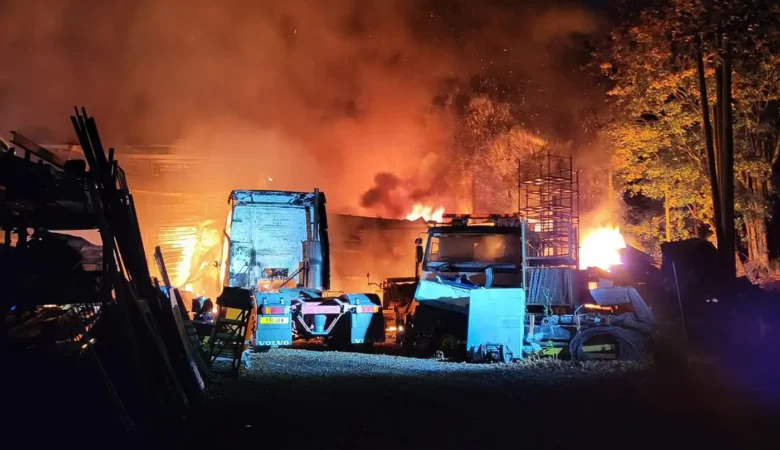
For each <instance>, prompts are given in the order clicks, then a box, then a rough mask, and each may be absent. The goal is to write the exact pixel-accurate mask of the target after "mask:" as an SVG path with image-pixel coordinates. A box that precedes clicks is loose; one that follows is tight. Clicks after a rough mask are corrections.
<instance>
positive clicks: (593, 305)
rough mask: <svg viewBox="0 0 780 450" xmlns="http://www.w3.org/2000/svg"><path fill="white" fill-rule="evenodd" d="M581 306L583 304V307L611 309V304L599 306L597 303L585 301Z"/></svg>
mask: <svg viewBox="0 0 780 450" xmlns="http://www.w3.org/2000/svg"><path fill="white" fill-rule="evenodd" d="M582 306H584V307H585V309H598V310H602V311H612V307H611V306H599V305H596V304H593V303H585V304H584V305H582Z"/></svg>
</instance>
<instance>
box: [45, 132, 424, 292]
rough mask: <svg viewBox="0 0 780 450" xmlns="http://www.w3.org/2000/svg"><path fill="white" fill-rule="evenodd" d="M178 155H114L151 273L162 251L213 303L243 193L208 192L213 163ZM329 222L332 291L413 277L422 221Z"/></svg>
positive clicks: (152, 149)
mask: <svg viewBox="0 0 780 450" xmlns="http://www.w3.org/2000/svg"><path fill="white" fill-rule="evenodd" d="M47 148H49V149H51V150H52V151H53V152H55V153H57V154H58V155H59V156H61V157H63V158H79V157H80V153H81V149H80V148H79V147H78V146H75V145H48V146H47ZM175 150H176V149H175V148H173V147H171V146H134V147H123V148H120V149H117V152H116V153H117V158H118V159H119V160H121V163H122V167H123V169H124V170H125V173H126V175H127V178H128V179H129V180H130V185H131V186H132V189H131V192H132V194H133V196H134V199H135V204H136V209H137V212H138V217H139V222H140V227H141V234H142V238H143V243H144V248H145V250H146V253H147V258H148V259H149V261H148V263H149V267H151V268H155V267H156V265H155V263H154V260H153V255H152V251H151V250H152V249H154V248H155V247H156V246H160V247H161V249H162V253H163V255H164V257H165V260H166V265H167V267H168V272H169V276H170V278H171V282H172V283H173V284H174V285H175V286H178V287H180V288H182V289H183V290H185V291H190V292H192V293H195V294H200V295H206V296H209V297H212V298H215V297H216V296H217V295H218V294H219V291H220V289H221V286H220V282H219V268H218V262H219V260H220V258H221V249H222V240H223V238H222V237H223V229H224V224H225V218H226V215H227V212H228V209H229V208H228V204H227V198H228V194H229V193H230V190H231V189H232V188H238V187H241V186H233V187H231V188H228V189H225V190H224V191H223V190H218V191H211V190H210V189H205V188H204V184H205V183H203V182H202V180H200V179H199V174H202V173H204V172H205V171H206V168H207V167H208V166H209V161H210V159H209V158H208V157H206V156H203V155H189V156H183V155H182V154H180V152H176V151H175ZM237 182H238V181H237ZM272 182H273V180H272V179H271V180H269V179H267V178H264V179H263V180H261V185H260V186H256V187H258V188H269V187H270V186H269V184H270V183H272ZM326 194H327V193H326ZM418 209H421V210H422V209H425V208H424V207H420V208H418ZM434 212H435V211H434ZM422 215H423V214H422V212H421V214H420V216H421V217H422ZM410 219H415V218H414V217H410ZM328 221H329V232H330V233H329V234H330V243H331V244H330V245H331V252H332V255H333V257H332V275H331V277H332V280H331V286H332V289H333V290H335V291H344V292H374V291H377V290H378V289H379V288H378V286H376V285H369V283H372V284H373V283H379V282H381V281H382V280H383V279H384V278H388V277H399V276H412V275H413V274H414V240H415V238H417V237H418V236H420V235H421V234H423V233H424V232H425V231H426V230H427V225H426V224H425V221H424V220H405V219H383V218H374V217H362V216H357V215H346V214H336V213H330V214H329V217H328ZM155 275H156V274H155Z"/></svg>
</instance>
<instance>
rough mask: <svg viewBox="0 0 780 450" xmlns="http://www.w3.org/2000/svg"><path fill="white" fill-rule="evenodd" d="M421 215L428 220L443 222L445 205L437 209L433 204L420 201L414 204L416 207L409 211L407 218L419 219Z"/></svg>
mask: <svg viewBox="0 0 780 450" xmlns="http://www.w3.org/2000/svg"><path fill="white" fill-rule="evenodd" d="M421 217H422V218H423V219H424V220H425V221H426V222H430V221H434V222H442V221H443V219H444V207H443V206H440V207H438V208H436V209H433V207H432V206H428V205H424V204H422V203H418V204H416V205H414V207H412V210H411V211H410V212H409V214H407V215H406V220H417V219H419V218H421Z"/></svg>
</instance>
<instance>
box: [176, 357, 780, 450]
mask: <svg viewBox="0 0 780 450" xmlns="http://www.w3.org/2000/svg"><path fill="white" fill-rule="evenodd" d="M378 352H379V353H380V354H358V353H348V352H335V351H322V350H320V351H317V350H316V348H315V350H303V349H284V350H272V351H270V352H267V353H262V354H253V355H252V357H251V362H252V368H251V369H246V370H243V371H242V374H241V376H240V378H238V379H237V380H234V379H224V380H223V381H222V382H220V383H219V384H217V385H214V386H212V388H211V389H210V397H211V398H210V400H209V402H208V403H207V404H206V405H204V408H203V413H201V414H200V415H199V416H198V417H196V418H194V419H193V421H192V422H191V423H190V424H189V425H190V426H191V427H192V430H193V433H192V437H193V439H192V441H191V442H189V443H187V445H186V448H190V449H196V448H197V449H200V448H204V449H205V448H209V449H212V448H219V447H220V445H224V442H229V445H230V447H232V448H241V449H243V448H246V449H250V448H251V449H254V448H270V449H280V448H296V449H301V450H303V449H305V448H339V449H345V448H356V449H384V448H392V449H395V450H399V449H416V448H426V449H439V448H444V449H461V448H462V449H467V448H480V449H485V448H509V447H514V448H563V447H566V448H572V447H576V448H623V449H635V448H653V449H662V448H681V447H680V446H682V445H685V446H688V448H732V449H733V448H746V449H747V448H750V449H753V448H777V447H776V445H775V444H776V443H777V440H774V441H772V440H771V438H773V437H774V439H776V435H777V433H776V432H775V428H777V427H773V426H772V423H773V417H771V416H770V415H768V413H767V412H766V410H764V409H759V406H761V405H759V404H757V403H756V402H754V401H753V400H752V399H750V398H748V397H746V396H744V395H736V394H735V393H732V392H730V391H729V390H728V389H726V388H725V384H724V383H725V382H724V381H723V380H721V379H717V378H716V377H714V376H713V375H712V371H711V368H708V367H702V368H700V369H697V370H686V371H685V372H681V371H670V370H661V369H659V368H658V367H654V366H652V365H650V364H647V363H615V362H601V363H598V362H587V363H576V362H563V361H555V360H543V361H538V360H537V361H528V360H526V361H522V362H516V363H513V364H508V365H503V364H493V365H490V364H485V365H475V364H466V363H453V362H444V361H437V360H421V359H413V358H406V357H402V356H397V355H394V354H392V353H394V350H393V348H392V347H387V348H380V349H379V350H378ZM776 418H777V417H774V419H776ZM778 423H780V422H778ZM765 438H766V439H765ZM218 441H222V442H223V444H219V443H218ZM764 442H766V444H764Z"/></svg>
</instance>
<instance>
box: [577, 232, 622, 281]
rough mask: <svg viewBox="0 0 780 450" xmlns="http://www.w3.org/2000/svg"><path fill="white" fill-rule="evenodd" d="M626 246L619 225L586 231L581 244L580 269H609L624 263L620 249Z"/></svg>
mask: <svg viewBox="0 0 780 450" xmlns="http://www.w3.org/2000/svg"><path fill="white" fill-rule="evenodd" d="M625 247H626V241H625V240H624V239H623V235H622V234H620V229H619V228H618V227H614V228H613V227H609V226H607V227H599V228H596V229H594V230H591V231H589V232H586V233H585V238H584V239H583V240H582V244H581V245H580V269H587V268H588V267H598V268H599V269H604V270H609V268H610V266H616V265H619V264H622V263H621V261H620V253H619V250H620V249H621V248H625Z"/></svg>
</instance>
